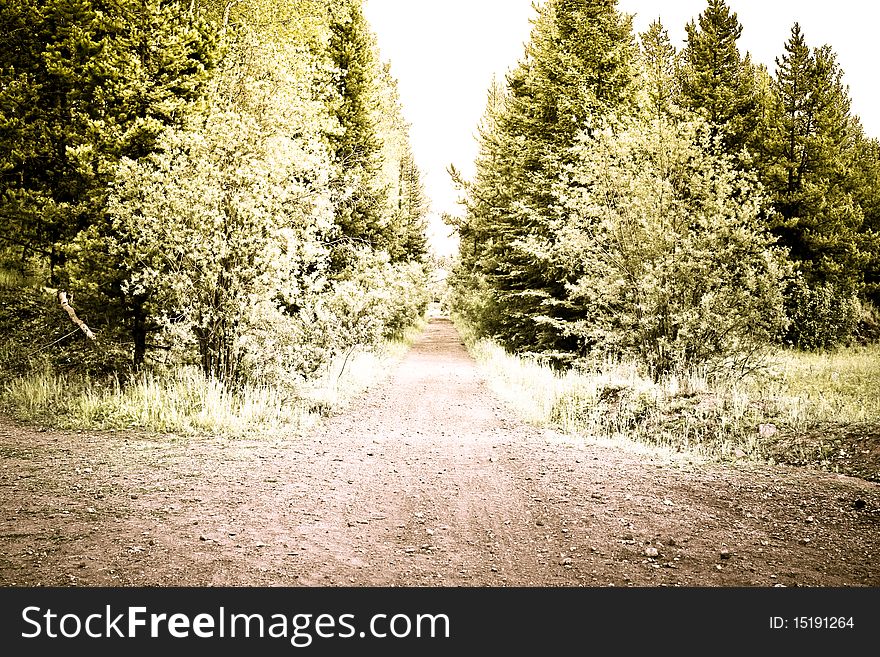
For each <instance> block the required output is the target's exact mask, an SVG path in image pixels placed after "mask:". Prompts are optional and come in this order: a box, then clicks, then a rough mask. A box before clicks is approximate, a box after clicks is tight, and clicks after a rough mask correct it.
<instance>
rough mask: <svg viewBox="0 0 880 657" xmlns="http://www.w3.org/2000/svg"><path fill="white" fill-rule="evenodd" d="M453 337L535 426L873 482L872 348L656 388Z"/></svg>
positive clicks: (877, 390) (606, 367)
mask: <svg viewBox="0 0 880 657" xmlns="http://www.w3.org/2000/svg"><path fill="white" fill-rule="evenodd" d="M459 328H460V330H461V331H462V334H463V335H464V336H465V342H466V344H467V345H468V348H469V350H470V351H471V353H472V354H473V355H474V357H475V358H476V359H477V361H478V362H479V363H480V365H481V367H482V368H483V370H484V371H485V372H486V375H487V378H488V379H489V381H490V383H491V385H492V386H493V388H494V389H495V391H496V392H497V393H498V394H499V395H500V396H501V397H502V398H503V399H504V400H505V401H507V402H508V403H509V404H510V405H511V406H513V407H515V408H516V409H517V410H518V412H519V413H520V414H521V415H522V417H524V418H525V419H526V420H528V421H531V422H533V423H536V424H539V425H544V426H552V427H554V428H556V429H558V430H560V431H562V432H565V433H568V434H572V435H577V436H581V437H583V438H585V439H587V440H591V441H594V442H603V443H612V444H615V445H618V446H625V447H627V448H628V449H638V450H640V451H653V452H655V453H662V454H665V455H667V456H669V455H681V456H682V457H684V458H688V459H697V460H701V459H708V460H716V461H726V460H753V461H763V462H766V461H771V462H782V463H789V464H795V465H812V466H818V467H822V468H825V469H828V470H836V471H841V472H845V473H850V474H855V475H857V476H862V477H865V478H868V479H875V480H880V463H878V459H880V449H878V445H880V345H873V346H869V347H858V348H855V347H853V348H846V349H838V350H835V351H832V352H827V353H803V352H797V351H791V350H780V351H779V352H777V353H776V354H775V355H774V356H773V357H772V358H771V360H770V362H769V363H768V367H767V368H766V369H765V370H764V371H762V372H760V373H755V374H752V375H750V376H749V377H748V378H746V379H743V380H739V381H718V380H710V379H709V378H708V377H706V376H705V375H704V374H703V373H701V372H699V371H692V372H688V373H686V374H684V375H681V376H676V377H670V378H667V379H666V380H664V381H661V382H659V383H658V382H655V381H653V380H651V379H650V378H649V377H647V376H645V375H644V373H643V371H642V370H641V368H639V367H638V366H637V365H636V364H634V363H625V362H610V361H609V362H605V363H599V364H596V365H595V366H593V367H592V368H589V369H586V368H585V369H581V370H569V371H566V372H558V371H554V370H553V369H551V368H549V367H547V366H545V365H541V364H539V363H537V362H535V361H534V360H532V359H529V358H523V357H519V356H516V355H513V354H509V353H507V352H506V351H505V350H504V349H502V348H501V347H499V346H498V345H497V344H494V343H493V342H491V341H486V340H475V339H474V338H473V336H471V335H469V333H468V330H467V328H466V327H464V326H462V325H461V322H459ZM859 455H861V456H859Z"/></svg>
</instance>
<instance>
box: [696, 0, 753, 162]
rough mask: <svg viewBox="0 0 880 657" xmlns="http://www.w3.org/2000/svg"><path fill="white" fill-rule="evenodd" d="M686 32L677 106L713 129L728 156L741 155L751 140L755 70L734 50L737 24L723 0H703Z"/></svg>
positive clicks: (735, 17)
mask: <svg viewBox="0 0 880 657" xmlns="http://www.w3.org/2000/svg"><path fill="white" fill-rule="evenodd" d="M685 30H686V32H687V44H686V46H685V49H684V52H683V53H682V58H683V64H682V66H681V68H680V80H681V99H682V104H683V105H684V107H687V108H688V109H691V110H693V111H695V112H697V113H698V114H699V115H701V116H702V118H704V119H705V120H706V121H708V122H709V124H710V125H712V126H714V129H715V130H716V132H717V134H718V135H720V136H721V138H722V141H723V143H724V146H725V149H726V150H727V151H728V152H730V153H734V154H740V151H741V150H742V149H743V148H745V147H748V146H749V145H750V144H751V143H752V140H753V139H754V131H755V121H756V110H757V107H756V99H755V85H754V69H753V66H752V64H751V60H750V58H749V56H748V55H746V56H745V57H743V56H741V55H740V52H739V48H738V46H737V41H738V40H739V38H740V36H741V35H742V25H741V24H740V22H739V19H738V18H737V15H736V13H735V12H732V11H731V10H730V7H729V6H728V5H727V4H726V2H725V0H708V4H707V6H706V9H705V10H703V12H702V13H701V14H700V15H699V17H698V19H697V22H694V21H691V22H689V23H688V24H687V25H686V27H685Z"/></svg>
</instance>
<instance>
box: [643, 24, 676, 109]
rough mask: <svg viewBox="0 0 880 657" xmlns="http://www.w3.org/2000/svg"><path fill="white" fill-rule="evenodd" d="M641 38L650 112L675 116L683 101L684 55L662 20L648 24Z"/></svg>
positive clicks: (645, 91)
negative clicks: (679, 77) (679, 74)
mask: <svg viewBox="0 0 880 657" xmlns="http://www.w3.org/2000/svg"><path fill="white" fill-rule="evenodd" d="M639 41H640V45H641V48H640V53H641V72H642V78H643V80H642V84H643V86H644V94H645V103H646V106H647V107H646V109H647V112H648V114H649V116H650V117H652V118H654V119H661V118H664V117H671V116H674V115H675V114H677V113H678V110H677V108H678V105H679V103H680V102H681V99H680V96H681V90H680V89H679V80H678V77H677V76H678V69H679V66H680V55H679V53H678V52H677V51H676V50H675V46H673V45H672V42H671V41H670V40H669V33H668V32H667V31H666V28H664V27H663V25H662V24H661V23H660V21H659V20H656V21H654V22H653V23H651V24H650V25H649V26H648V29H647V30H646V31H645V32H644V33H643V34H642V35H641V36H640V39H639Z"/></svg>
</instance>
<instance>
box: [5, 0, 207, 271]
mask: <svg viewBox="0 0 880 657" xmlns="http://www.w3.org/2000/svg"><path fill="white" fill-rule="evenodd" d="M25 23H26V24H27V26H26V27H24V25H25ZM0 29H3V30H4V31H7V30H9V31H11V33H12V44H11V46H10V47H9V48H8V49H7V50H6V51H5V52H4V53H3V55H4V59H3V60H0V61H2V64H0V67H2V70H0V75H2V76H3V82H4V83H3V84H0V89H2V91H0V107H2V110H3V111H2V114H3V115H4V116H6V117H9V118H8V119H7V120H6V122H5V123H6V125H5V128H6V129H5V130H4V134H3V135H2V137H3V138H2V139H0V162H2V165H0V176H2V183H3V194H2V197H0V222H2V226H3V229H4V230H3V231H2V232H3V234H4V235H8V236H10V238H9V239H14V240H15V241H16V242H17V243H18V246H19V247H20V248H22V249H24V250H30V251H33V252H34V253H37V254H40V255H43V256H45V257H46V258H47V260H48V263H49V271H50V279H51V281H50V282H51V283H53V284H55V285H59V284H62V283H63V282H64V279H65V278H66V273H65V272H64V270H63V269H62V268H61V265H63V264H64V262H65V260H66V257H67V250H68V245H69V243H70V242H71V240H72V239H73V238H74V237H75V236H76V235H77V234H78V233H79V232H80V231H82V230H83V229H85V228H87V227H88V226H90V225H91V224H92V223H94V222H95V221H96V220H97V219H98V218H99V217H100V214H101V212H102V208H103V204H104V201H105V198H106V190H107V186H108V183H109V181H110V179H111V177H112V171H113V166H114V163H115V162H117V161H118V160H119V158H121V157H133V158H137V157H141V156H143V155H144V154H146V153H147V152H149V151H150V150H151V148H152V147H153V145H154V144H155V140H156V138H157V137H158V135H159V133H160V132H161V130H162V129H163V128H164V127H165V126H167V125H172V124H174V123H175V122H179V121H180V120H181V118H182V116H181V108H182V107H183V106H185V105H186V104H187V103H189V102H191V101H192V100H193V99H194V98H196V97H198V95H199V94H200V89H201V85H202V84H203V83H204V81H205V79H206V78H205V72H206V70H207V69H208V68H210V67H211V65H212V61H213V46H212V41H211V37H210V32H209V30H207V28H206V26H205V25H204V24H203V23H201V22H200V21H199V19H198V17H197V16H196V15H195V14H194V13H192V12H191V8H190V5H189V4H183V3H176V2H161V1H160V0H16V2H14V3H11V4H9V5H4V8H3V9H2V10H0Z"/></svg>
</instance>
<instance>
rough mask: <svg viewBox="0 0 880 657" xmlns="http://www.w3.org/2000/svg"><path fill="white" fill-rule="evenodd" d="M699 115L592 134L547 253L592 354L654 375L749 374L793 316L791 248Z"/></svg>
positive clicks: (542, 252)
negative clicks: (785, 292) (788, 282)
mask: <svg viewBox="0 0 880 657" xmlns="http://www.w3.org/2000/svg"><path fill="white" fill-rule="evenodd" d="M710 135H711V131H710V130H709V129H708V128H707V126H706V125H705V124H703V123H701V122H699V121H696V120H694V121H692V122H687V123H685V122H672V121H670V120H667V119H657V120H654V121H651V122H648V121H633V122H630V123H625V124H623V125H621V126H619V127H618V128H617V129H616V130H610V129H609V130H606V131H604V132H602V133H599V134H597V136H596V138H588V139H585V140H584V142H583V144H582V146H581V147H580V148H579V149H578V151H577V157H578V163H577V166H576V167H575V168H574V169H573V170H572V172H571V180H570V181H567V182H568V191H566V192H565V195H566V196H567V202H566V210H567V214H566V216H564V217H563V218H562V219H561V220H560V221H559V225H558V226H557V230H556V232H555V241H554V243H553V244H551V245H546V244H540V243H533V244H532V245H531V248H532V251H533V253H534V254H535V256H536V257H537V258H544V259H545V260H546V262H547V266H548V267H551V268H553V269H554V270H556V271H559V272H560V276H562V277H563V280H565V281H566V285H567V290H568V301H569V304H570V309H571V310H570V315H571V317H572V318H571V319H570V320H568V321H566V322H560V323H559V324H558V329H559V330H561V331H566V332H568V333H569V334H571V335H573V336H576V337H577V338H578V340H579V341H580V344H581V349H582V351H583V353H584V355H589V356H593V357H595V356H599V357H606V356H612V357H615V358H624V359H637V360H639V361H640V362H642V363H643V364H644V365H646V366H647V367H648V368H649V370H650V371H651V373H652V375H653V376H654V377H655V378H660V377H663V376H665V375H668V374H672V373H675V372H683V371H688V370H690V369H692V368H694V367H700V368H702V369H703V370H705V371H707V372H715V373H721V372H732V371H738V372H742V371H746V370H748V369H750V368H752V367H754V366H756V365H757V364H759V363H760V360H761V357H762V354H763V353H764V350H765V348H766V347H767V346H768V345H769V344H770V342H771V340H772V339H773V338H775V337H776V336H777V335H778V333H779V332H780V330H781V329H782V328H783V327H784V325H785V314H784V310H783V296H782V292H781V287H782V286H781V283H782V280H783V278H784V276H785V274H786V265H785V260H784V257H783V254H782V252H781V251H780V250H779V249H777V248H776V247H775V246H774V240H773V238H772V237H771V235H770V234H769V233H768V231H767V229H766V227H765V226H764V224H763V223H762V220H761V210H762V207H763V198H762V196H761V191H760V188H759V187H758V185H757V184H756V183H755V182H754V181H752V180H750V179H749V178H748V177H747V176H746V175H744V174H743V173H742V172H739V171H737V170H736V169H735V167H734V165H733V163H732V162H731V160H730V159H729V158H727V157H725V156H723V155H721V154H720V153H719V152H718V151H717V149H716V146H715V144H714V142H713V140H712V138H711V136H710Z"/></svg>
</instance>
